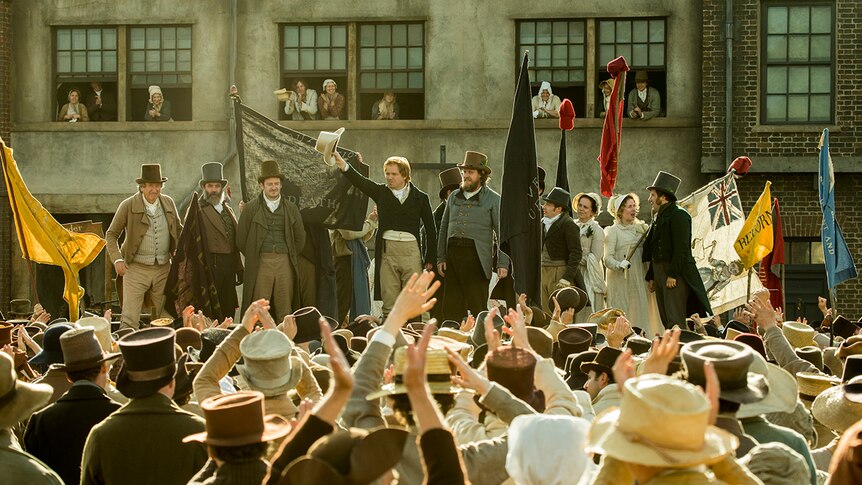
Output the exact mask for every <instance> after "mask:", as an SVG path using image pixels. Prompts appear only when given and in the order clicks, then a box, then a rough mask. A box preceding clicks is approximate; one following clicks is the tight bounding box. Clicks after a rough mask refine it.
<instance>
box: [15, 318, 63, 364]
mask: <svg viewBox="0 0 862 485" xmlns="http://www.w3.org/2000/svg"><path fill="white" fill-rule="evenodd" d="M25 328H26V327H25ZM69 330H72V326H71V325H54V326H53V327H51V328H49V329H47V330H45V335H44V336H43V337H42V351H41V352H39V353H38V354H36V355H34V356H33V357H32V358H31V359H30V360H29V361H28V362H29V363H30V364H34V365H44V366H49V365H51V364H59V363H60V362H63V348H62V347H61V346H60V336H61V335H63V334H64V333H66V332H68V331H69Z"/></svg>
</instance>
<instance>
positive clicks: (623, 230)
mask: <svg viewBox="0 0 862 485" xmlns="http://www.w3.org/2000/svg"><path fill="white" fill-rule="evenodd" d="M647 227H648V226H647V224H646V223H644V222H643V221H635V222H633V223H631V224H623V223H621V222H620V221H619V220H617V221H616V222H614V225H613V226H610V227H608V228H606V229H605V254H604V260H605V267H607V270H608V274H607V282H608V293H607V294H608V306H609V307H611V308H619V309H621V310H623V311H625V312H626V317H627V318H628V319H629V322H631V324H632V326H636V327H640V328H642V329H644V330H645V331H646V332H647V337H649V338H652V337H653V336H654V335H655V334H656V333H659V334H661V333H662V332H664V327H663V326H662V324H661V319H660V317H659V313H658V305H657V304H656V300H655V294H654V293H650V292H649V290H648V289H647V282H646V280H644V276H645V275H646V263H644V262H642V257H641V255H642V254H643V245H641V246H640V247H638V248H637V249H636V250H635V251H634V254H632V257H631V259H630V260H629V262H631V264H632V265H631V267H630V268H629V269H628V270H623V269H622V268H621V267H620V264H621V263H622V261H623V260H625V259H626V256H628V254H629V252H631V250H632V248H633V247H634V246H635V245H636V244H637V243H638V241H639V240H640V238H641V236H642V235H643V234H644V233H645V232H646V231H647Z"/></svg>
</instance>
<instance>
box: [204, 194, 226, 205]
mask: <svg viewBox="0 0 862 485" xmlns="http://www.w3.org/2000/svg"><path fill="white" fill-rule="evenodd" d="M206 200H207V202H209V204H210V205H213V206H216V205H219V204H221V203H222V201H224V191H223V190H219V191H218V192H207V199H206Z"/></svg>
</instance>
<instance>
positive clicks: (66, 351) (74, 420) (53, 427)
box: [24, 327, 120, 483]
mask: <svg viewBox="0 0 862 485" xmlns="http://www.w3.org/2000/svg"><path fill="white" fill-rule="evenodd" d="M60 345H61V346H62V347H63V361H64V363H63V364H62V365H61V366H60V369H61V370H63V371H65V373H66V378H67V379H68V380H69V381H70V382H72V383H73V384H72V387H71V388H69V390H68V391H66V393H65V394H63V395H62V396H61V397H60V399H59V400H57V402H55V403H54V404H51V405H50V406H48V407H46V408H45V409H43V410H41V411H39V412H38V413H36V414H34V415H33V417H32V418H30V421H29V423H27V431H26V432H25V433H24V446H25V447H26V448H27V450H28V451H29V452H30V453H32V454H33V455H34V456H36V457H37V458H39V459H41V460H42V461H44V462H45V463H46V464H47V465H48V466H50V467H51V468H52V469H53V470H54V471H56V472H57V474H59V475H60V477H61V478H62V479H63V481H64V482H66V483H78V482H79V481H80V480H81V455H82V454H83V453H84V443H85V442H86V441H87V435H89V434H90V430H91V429H92V428H93V426H95V425H97V424H99V423H101V422H102V421H103V420H104V419H105V418H107V417H108V415H110V414H111V413H113V412H114V411H116V410H118V409H120V404H118V403H117V402H115V401H113V400H112V399H111V398H110V397H108V395H107V392H106V391H105V389H106V387H107V386H108V372H109V371H110V369H111V363H112V362H113V361H114V359H116V358H117V357H119V354H116V353H113V354H112V353H107V352H103V351H102V347H101V345H99V341H98V340H97V339H96V335H95V332H94V330H93V329H92V328H89V327H84V328H76V329H71V330H69V331H68V332H66V333H64V334H63V335H62V336H61V337H60Z"/></svg>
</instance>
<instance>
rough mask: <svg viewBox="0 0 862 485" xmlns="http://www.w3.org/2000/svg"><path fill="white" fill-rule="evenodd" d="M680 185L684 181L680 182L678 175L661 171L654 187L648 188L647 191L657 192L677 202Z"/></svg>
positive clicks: (654, 182)
mask: <svg viewBox="0 0 862 485" xmlns="http://www.w3.org/2000/svg"><path fill="white" fill-rule="evenodd" d="M680 183H682V180H680V178H679V177H677V176H676V175H672V174H669V173H667V172H663V171H659V173H658V175H656V176H655V181H653V183H652V185H650V186H649V187H647V190H656V191H658V192H661V193H663V194H665V195H667V197H668V198H669V199H670V200H672V201H673V200H676V191H677V190H679V184H680Z"/></svg>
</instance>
